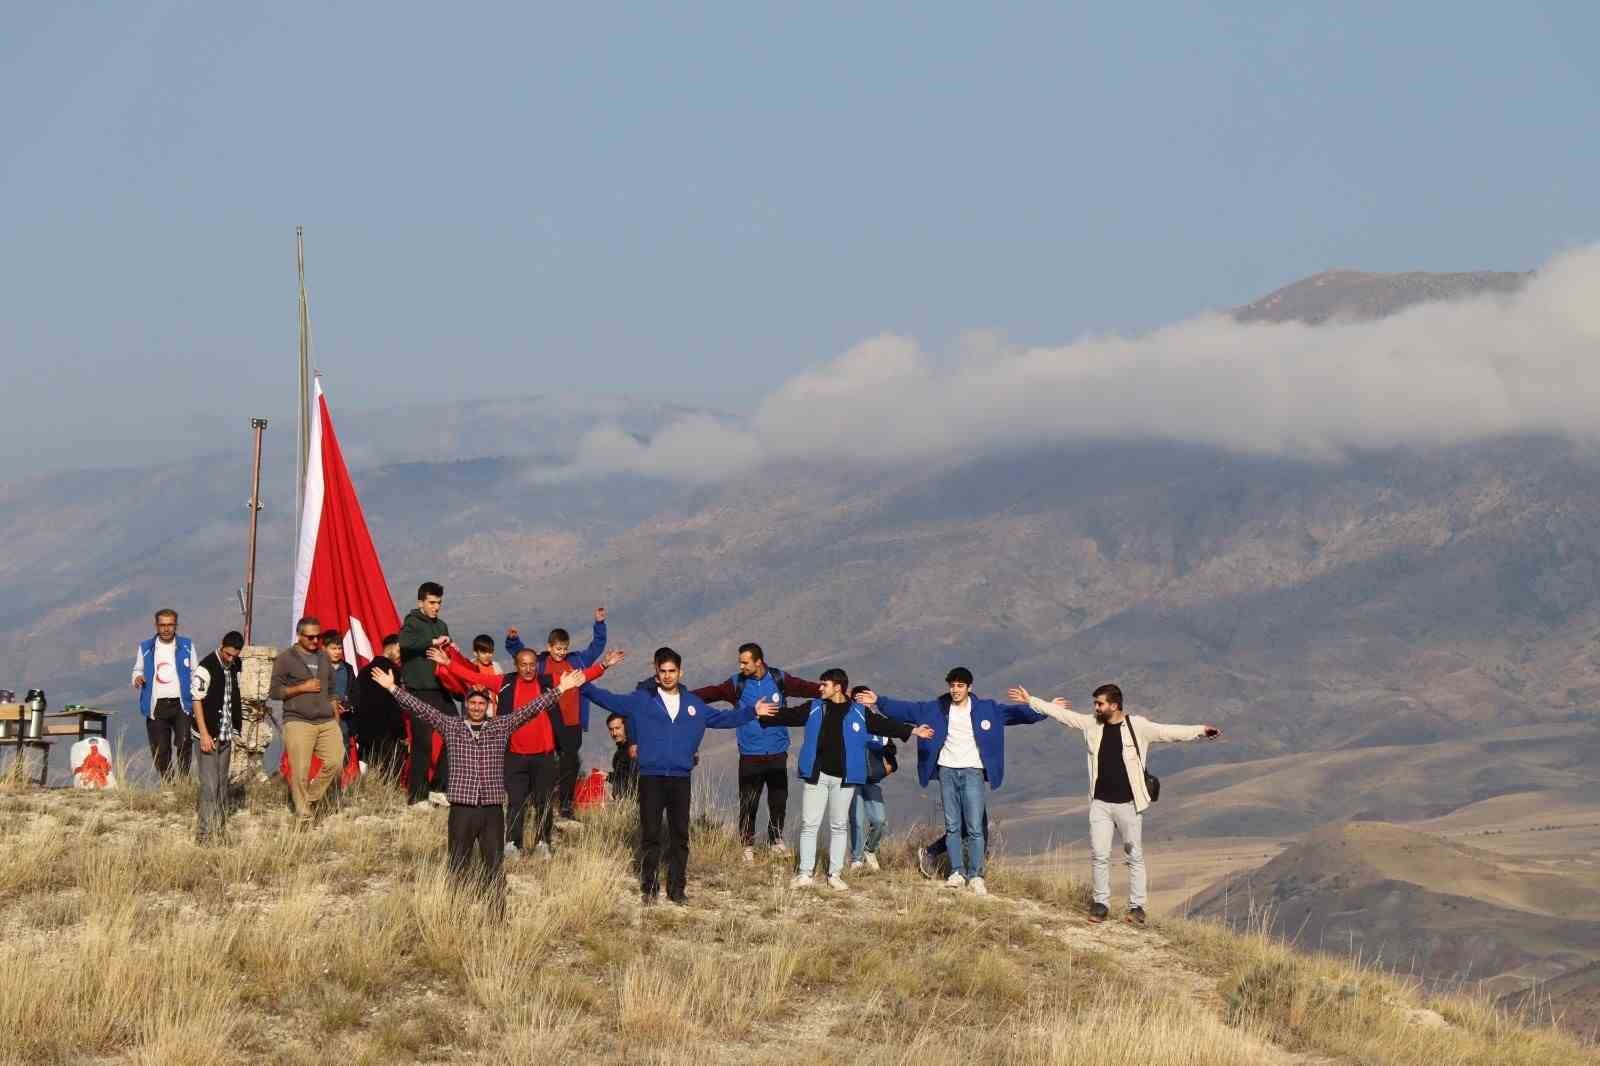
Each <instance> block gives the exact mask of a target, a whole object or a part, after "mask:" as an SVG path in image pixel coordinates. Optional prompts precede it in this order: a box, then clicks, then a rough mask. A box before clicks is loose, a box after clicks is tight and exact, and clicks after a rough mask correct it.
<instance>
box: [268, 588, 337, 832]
mask: <svg viewBox="0 0 1600 1066" xmlns="http://www.w3.org/2000/svg"><path fill="white" fill-rule="evenodd" d="M294 631H295V642H294V643H293V644H291V645H289V646H288V647H287V648H285V649H283V651H281V652H279V653H278V657H277V658H276V659H274V660H273V661H272V685H271V688H270V689H269V690H268V693H267V695H268V697H269V698H270V699H275V700H282V701H283V750H284V752H285V753H286V754H287V755H288V757H289V797H290V799H291V800H292V801H293V803H294V813H295V818H296V820H297V825H298V826H299V827H301V828H305V827H306V826H309V825H310V824H311V817H312V813H313V812H312V808H313V807H314V806H315V805H316V803H317V802H318V801H319V800H321V799H322V795H323V793H325V792H327V791H328V788H329V786H330V785H332V784H333V782H334V781H335V780H337V779H338V775H339V772H340V770H342V769H343V767H344V752H343V751H342V750H341V748H340V743H339V740H340V737H339V723H338V722H337V721H335V720H334V717H333V700H332V699H331V698H329V695H328V677H329V675H330V674H332V673H333V663H332V662H331V661H329V659H328V653H327V652H326V651H324V650H323V648H322V623H321V622H318V621H317V620H316V619H315V618H312V617H311V616H309V615H307V616H306V617H304V618H302V619H300V621H299V622H298V623H296V624H295V627H294ZM313 755H315V756H316V757H317V759H318V760H319V761H320V762H321V763H322V767H321V769H320V771H319V772H318V773H317V777H316V780H314V781H308V780H307V778H309V777H310V776H311V757H312V756H313Z"/></svg>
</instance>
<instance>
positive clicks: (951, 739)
mask: <svg viewBox="0 0 1600 1066" xmlns="http://www.w3.org/2000/svg"><path fill="white" fill-rule="evenodd" d="M939 765H940V766H948V767H950V768H951V769H952V770H957V769H962V768H971V769H974V770H981V769H983V758H982V757H981V756H980V755H979V754H978V741H977V738H976V737H974V736H973V735H972V699H971V697H968V699H967V702H965V703H954V702H952V703H951V704H950V726H949V730H948V731H947V732H946V733H945V735H944V747H942V748H940V749H939Z"/></svg>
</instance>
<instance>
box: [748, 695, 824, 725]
mask: <svg viewBox="0 0 1600 1066" xmlns="http://www.w3.org/2000/svg"><path fill="white" fill-rule="evenodd" d="M810 717H811V705H810V704H809V703H797V704H795V705H794V706H792V707H779V706H778V705H777V704H775V703H768V702H767V701H766V700H762V701H761V702H760V703H758V704H756V721H757V722H760V723H761V728H763V729H778V728H783V729H792V728H793V727H795V726H797V725H805V724H806V719H808V718H810Z"/></svg>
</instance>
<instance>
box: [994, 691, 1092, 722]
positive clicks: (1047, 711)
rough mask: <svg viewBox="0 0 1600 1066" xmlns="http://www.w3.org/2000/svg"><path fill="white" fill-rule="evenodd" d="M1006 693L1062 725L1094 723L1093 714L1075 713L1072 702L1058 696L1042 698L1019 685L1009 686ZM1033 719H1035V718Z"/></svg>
mask: <svg viewBox="0 0 1600 1066" xmlns="http://www.w3.org/2000/svg"><path fill="white" fill-rule="evenodd" d="M1008 695H1009V696H1010V697H1011V698H1012V699H1014V700H1020V701H1021V702H1023V703H1026V704H1027V705H1028V706H1029V707H1030V708H1031V709H1033V710H1035V711H1037V712H1038V713H1039V714H1042V715H1044V716H1045V717H1047V718H1054V719H1055V720H1056V721H1058V722H1060V723H1061V724H1062V725H1066V726H1071V727H1072V728H1073V729H1087V728H1089V727H1090V726H1091V725H1093V724H1094V716H1093V715H1090V714H1079V713H1077V712H1076V711H1074V710H1072V709H1071V708H1072V704H1070V703H1068V702H1067V701H1066V700H1064V699H1062V698H1061V697H1059V696H1058V697H1056V698H1055V699H1054V700H1042V699H1040V698H1039V697H1038V696H1035V695H1032V694H1031V693H1029V692H1028V690H1027V689H1025V688H1023V687H1022V686H1021V685H1013V686H1011V691H1010V692H1009V693H1008ZM1034 720H1035V721H1037V719H1034Z"/></svg>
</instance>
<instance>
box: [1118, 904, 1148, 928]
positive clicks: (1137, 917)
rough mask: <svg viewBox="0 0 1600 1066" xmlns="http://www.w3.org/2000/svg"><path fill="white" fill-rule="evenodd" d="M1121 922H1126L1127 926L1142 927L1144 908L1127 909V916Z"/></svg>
mask: <svg viewBox="0 0 1600 1066" xmlns="http://www.w3.org/2000/svg"><path fill="white" fill-rule="evenodd" d="M1122 920H1123V921H1125V922H1127V923H1128V924H1129V925H1143V924H1144V908H1143V907H1129V908H1128V913H1127V915H1126V916H1125V917H1124V918H1123V919H1122Z"/></svg>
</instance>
